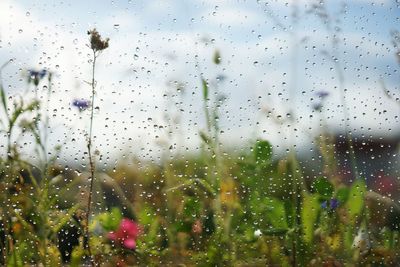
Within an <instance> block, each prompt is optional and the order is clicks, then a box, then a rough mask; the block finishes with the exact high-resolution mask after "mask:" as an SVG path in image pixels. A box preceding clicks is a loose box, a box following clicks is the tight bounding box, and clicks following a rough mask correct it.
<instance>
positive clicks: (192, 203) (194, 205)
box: [183, 197, 201, 219]
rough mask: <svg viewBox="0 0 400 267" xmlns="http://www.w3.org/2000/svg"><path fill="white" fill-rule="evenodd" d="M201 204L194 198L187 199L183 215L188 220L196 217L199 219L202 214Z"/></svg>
mask: <svg viewBox="0 0 400 267" xmlns="http://www.w3.org/2000/svg"><path fill="white" fill-rule="evenodd" d="M200 209H201V206H200V202H199V201H198V200H197V199H196V198H194V197H187V199H186V201H185V206H184V208H183V215H184V216H185V217H186V218H190V219H193V218H195V217H198V215H199V213H200Z"/></svg>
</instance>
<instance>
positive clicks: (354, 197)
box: [346, 180, 367, 223]
mask: <svg viewBox="0 0 400 267" xmlns="http://www.w3.org/2000/svg"><path fill="white" fill-rule="evenodd" d="M366 191H367V188H366V184H365V182H364V181H363V180H356V181H355V182H354V183H353V184H352V186H351V188H350V192H349V197H348V201H347V203H346V207H347V211H348V214H349V217H350V219H351V220H352V222H353V223H354V222H355V220H356V219H357V218H358V216H360V215H361V212H362V210H363V207H364V194H365V192H366Z"/></svg>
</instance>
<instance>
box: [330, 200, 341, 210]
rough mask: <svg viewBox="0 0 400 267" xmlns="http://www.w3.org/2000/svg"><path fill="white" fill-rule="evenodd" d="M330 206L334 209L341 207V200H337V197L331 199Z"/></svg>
mask: <svg viewBox="0 0 400 267" xmlns="http://www.w3.org/2000/svg"><path fill="white" fill-rule="evenodd" d="M329 206H330V207H331V209H333V210H334V209H336V208H337V207H339V200H337V199H336V198H331V200H330V201H329Z"/></svg>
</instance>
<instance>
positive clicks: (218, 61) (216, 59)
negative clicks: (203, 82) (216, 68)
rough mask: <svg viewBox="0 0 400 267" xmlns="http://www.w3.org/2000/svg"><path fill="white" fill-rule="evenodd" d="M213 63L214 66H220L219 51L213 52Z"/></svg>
mask: <svg viewBox="0 0 400 267" xmlns="http://www.w3.org/2000/svg"><path fill="white" fill-rule="evenodd" d="M213 62H214V64H216V65H219V64H221V54H220V52H219V50H215V52H214V57H213Z"/></svg>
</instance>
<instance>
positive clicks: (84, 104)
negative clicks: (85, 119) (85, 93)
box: [72, 99, 90, 111]
mask: <svg viewBox="0 0 400 267" xmlns="http://www.w3.org/2000/svg"><path fill="white" fill-rule="evenodd" d="M72 105H73V106H74V107H77V108H78V109H79V111H82V110H85V109H87V108H88V107H89V106H90V102H89V100H85V99H74V101H72Z"/></svg>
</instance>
